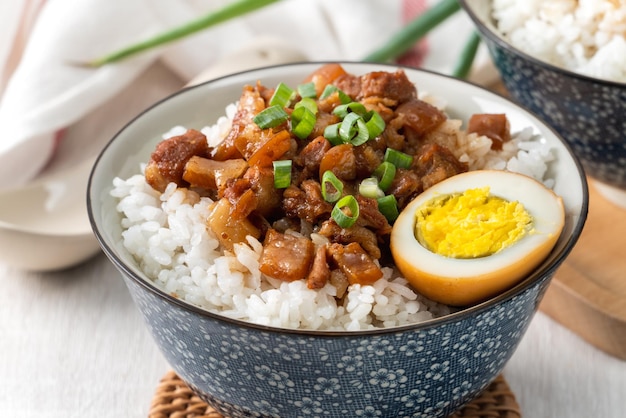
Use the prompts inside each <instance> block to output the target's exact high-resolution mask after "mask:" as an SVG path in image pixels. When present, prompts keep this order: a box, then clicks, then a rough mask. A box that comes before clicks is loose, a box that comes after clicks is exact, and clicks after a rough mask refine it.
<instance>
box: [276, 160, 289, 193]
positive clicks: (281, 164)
mask: <svg viewBox="0 0 626 418" xmlns="http://www.w3.org/2000/svg"><path fill="white" fill-rule="evenodd" d="M272 164H273V165H274V187H275V188H277V189H284V188H287V187H289V186H290V185H291V160H280V161H273V162H272Z"/></svg>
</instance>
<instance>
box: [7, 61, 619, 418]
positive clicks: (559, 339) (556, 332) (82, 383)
mask: <svg viewBox="0 0 626 418" xmlns="http://www.w3.org/2000/svg"><path fill="white" fill-rule="evenodd" d="M155 77H156V78H157V79H158V80H159V83H158V88H156V89H154V88H153V89H152V90H150V91H149V92H147V93H149V94H146V96H145V97H143V98H142V99H141V98H137V99H136V100H132V101H129V100H123V106H122V105H120V106H115V105H109V106H107V108H106V109H105V112H106V115H98V112H95V114H94V115H91V116H90V117H89V118H87V119H86V120H85V121H84V122H83V123H82V126H78V127H77V128H76V130H77V131H79V132H81V130H82V132H84V131H85V129H87V131H88V132H94V130H89V124H90V123H91V124H94V123H95V124H99V125H98V126H99V127H100V128H102V127H103V124H102V120H103V119H102V118H103V117H105V118H106V119H105V120H106V121H107V122H108V123H107V124H106V126H105V127H106V129H99V130H100V131H102V134H103V135H106V136H107V137H108V136H109V135H110V134H111V133H112V132H111V130H113V132H114V129H116V128H117V127H116V126H115V125H116V123H117V124H118V125H119V126H121V124H122V123H123V122H124V121H126V120H128V119H130V117H132V116H134V114H135V113H137V111H138V108H142V107H143V106H145V105H147V104H149V103H152V102H153V101H155V100H156V99H157V98H159V97H162V96H164V95H165V94H168V93H169V92H172V91H174V90H175V89H177V88H179V87H180V84H181V83H180V80H173V79H172V75H171V74H168V73H167V71H164V70H163V68H156V69H152V70H151V71H150V72H149V73H148V74H146V76H145V77H144V78H143V79H144V80H147V81H150V79H154V78H155ZM139 87H142V86H141V85H140V86H139ZM144 92H146V90H144ZM140 99H141V100H140ZM116 119H117V122H116V123H113V121H115V120H116ZM109 121H110V122H109ZM79 125H80V124H79ZM86 125H87V126H86ZM0 281H1V282H2V285H3V289H2V290H3V291H2V292H0V355H1V356H2V358H1V359H0V417H11V418H22V417H24V418H26V417H52V418H54V417H58V418H72V417H77V418H84V417H91V418H104V417H106V418H121V417H138V418H143V417H147V414H148V410H149V407H150V402H151V400H152V398H153V395H154V391H155V389H156V387H157V384H158V382H159V380H160V379H161V377H162V376H163V375H164V374H165V373H166V372H167V371H168V370H169V366H168V364H167V363H166V361H165V360H164V358H163V357H162V355H161V354H160V352H159V351H158V349H157V347H156V345H155V344H154V343H153V341H152V339H151V337H150V335H149V334H148V332H147V329H146V327H145V326H144V324H143V320H142V318H141V316H140V314H139V312H138V310H137V309H136V308H135V306H134V305H133V302H132V300H131V298H130V295H129V293H128V291H127V289H126V287H125V285H124V283H123V281H122V279H121V278H120V277H119V275H118V273H117V271H116V270H115V268H114V267H113V266H112V264H110V263H109V261H108V260H107V259H106V258H105V257H104V255H102V254H99V255H97V256H95V257H94V258H93V259H91V260H89V261H87V262H85V263H84V264H82V265H80V266H77V267H75V268H72V269H70V270H66V271H60V272H53V273H32V272H26V271H20V270H16V269H13V268H11V267H8V266H3V265H0ZM504 374H505V377H506V379H507V381H508V383H509V385H510V386H511V388H512V390H513V392H514V393H515V395H516V397H517V400H518V402H519V404H520V406H521V408H522V411H523V416H524V417H527V418H556V417H568V418H591V417H594V418H595V417H598V418H623V417H624V416H626V397H625V395H626V362H625V361H620V360H618V359H616V358H613V357H609V356H607V355H605V354H604V353H602V352H600V351H599V350H597V349H595V348H594V347H592V346H590V345H588V344H587V343H585V342H584V341H582V340H581V339H579V338H578V337H577V336H576V335H574V334H572V333H571V332H569V331H568V330H567V329H565V328H563V327H561V326H560V325H558V324H556V323H554V322H553V321H551V320H550V319H549V318H547V317H546V316H544V315H543V314H538V315H537V316H536V317H535V318H534V320H533V321H532V323H531V326H530V329H529V330H528V333H527V334H526V335H525V337H524V339H523V340H522V342H521V344H520V346H519V348H518V350H517V351H516V353H515V355H514V356H513V358H512V359H511V361H510V362H509V363H508V364H507V366H506V369H505V373H504Z"/></svg>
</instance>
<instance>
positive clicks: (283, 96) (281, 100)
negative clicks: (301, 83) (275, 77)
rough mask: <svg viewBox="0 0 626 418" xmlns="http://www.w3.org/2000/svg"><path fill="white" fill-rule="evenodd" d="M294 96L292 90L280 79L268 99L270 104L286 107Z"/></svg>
mask: <svg viewBox="0 0 626 418" xmlns="http://www.w3.org/2000/svg"><path fill="white" fill-rule="evenodd" d="M293 97H294V91H293V90H292V89H291V87H289V86H288V85H286V84H285V83H283V82H282V81H281V82H280V83H278V86H276V90H274V94H273V95H272V98H271V99H270V103H269V104H270V106H276V105H278V106H281V107H288V106H289V104H290V103H291V100H292V99H293Z"/></svg>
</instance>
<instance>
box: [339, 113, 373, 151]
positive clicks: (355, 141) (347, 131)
mask: <svg viewBox="0 0 626 418" xmlns="http://www.w3.org/2000/svg"><path fill="white" fill-rule="evenodd" d="M339 137H340V138H341V140H342V141H343V142H345V143H346V144H352V145H354V146H358V145H361V144H364V143H366V142H367V141H368V140H369V134H368V132H367V126H366V125H365V122H364V121H363V118H362V117H361V116H359V115H358V114H357V113H348V115H347V116H346V117H345V118H344V119H343V121H341V124H340V125H339Z"/></svg>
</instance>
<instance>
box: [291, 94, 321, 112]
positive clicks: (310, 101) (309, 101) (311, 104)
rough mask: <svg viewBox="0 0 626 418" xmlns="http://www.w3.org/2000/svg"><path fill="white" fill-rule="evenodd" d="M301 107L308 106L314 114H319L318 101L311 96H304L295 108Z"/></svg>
mask: <svg viewBox="0 0 626 418" xmlns="http://www.w3.org/2000/svg"><path fill="white" fill-rule="evenodd" d="M299 107H306V108H307V109H309V110H310V111H311V112H312V113H313V114H314V115H315V114H317V103H316V102H315V100H313V99H312V98H310V97H304V98H303V99H302V100H300V101H299V102H298V103H296V104H295V106H294V107H293V108H294V109H297V108H299Z"/></svg>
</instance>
